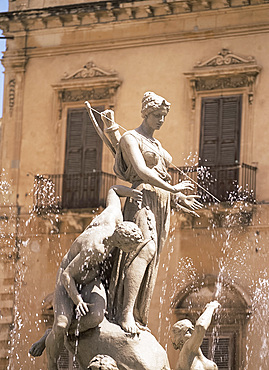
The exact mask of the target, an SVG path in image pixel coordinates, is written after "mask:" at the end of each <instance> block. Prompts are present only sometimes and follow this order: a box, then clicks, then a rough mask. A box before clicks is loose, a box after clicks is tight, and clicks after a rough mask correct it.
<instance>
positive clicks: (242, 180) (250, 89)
mask: <svg viewBox="0 0 269 370" xmlns="http://www.w3.org/2000/svg"><path fill="white" fill-rule="evenodd" d="M260 71H261V68H260V67H259V66H258V65H257V63H256V61H255V59H254V58H253V57H242V56H238V55H236V54H234V53H232V52H231V51H229V50H227V49H223V50H222V51H221V52H219V53H218V54H217V55H216V56H214V57H212V58H209V59H208V60H206V61H204V62H198V63H197V64H196V66H195V67H194V68H193V70H192V71H191V72H189V73H186V74H185V75H186V77H187V79H188V81H189V87H190V91H191V122H192V134H193V148H192V149H193V151H194V152H195V151H197V152H198V155H199V168H200V170H198V171H197V180H198V181H199V182H200V183H201V184H202V185H204V186H205V187H206V188H207V189H208V190H209V191H210V192H211V193H213V194H214V195H215V196H216V197H217V198H218V199H219V200H221V201H226V200H229V196H230V195H231V194H235V195H236V196H238V193H239V192H240V191H241V192H245V193H246V192H248V193H249V198H250V199H252V200H253V198H254V197H255V175H256V167H255V165H253V163H252V139H253V133H252V130H253V122H252V109H253V104H254V103H255V87H256V85H257V77H258V75H259V73H260ZM201 168H202V171H201ZM205 173H207V174H205ZM204 197H205V198H206V199H207V198H208V196H207V195H206V194H204ZM208 200H209V199H208Z"/></svg>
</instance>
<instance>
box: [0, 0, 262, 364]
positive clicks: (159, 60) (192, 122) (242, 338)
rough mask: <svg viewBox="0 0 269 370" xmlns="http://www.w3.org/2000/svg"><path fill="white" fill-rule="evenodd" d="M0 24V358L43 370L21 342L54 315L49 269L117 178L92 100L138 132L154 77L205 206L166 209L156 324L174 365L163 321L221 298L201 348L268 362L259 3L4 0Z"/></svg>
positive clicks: (178, 151) (241, 360)
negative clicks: (0, 100) (0, 106)
mask: <svg viewBox="0 0 269 370" xmlns="http://www.w3.org/2000/svg"><path fill="white" fill-rule="evenodd" d="M0 24H1V28H2V29H3V31H4V35H5V36H6V37H9V39H8V40H7V48H6V51H5V53H4V56H3V58H2V63H3V65H4V67H5V85H4V111H3V120H2V126H1V129H2V130H1V131H2V132H1V152H0V162H1V168H2V173H1V217H0V222H1V245H0V247H1V261H0V266H1V268H0V280H1V284H0V289H1V291H0V294H1V302H0V310H1V312H0V327H1V330H0V332H1V334H0V368H1V369H6V368H8V366H9V368H10V369H41V368H42V369H44V368H45V367H46V358H45V356H42V357H40V358H37V359H33V358H30V357H29V356H28V354H27V353H28V350H29V348H30V345H31V343H33V342H34V341H36V340H37V339H38V338H39V337H40V335H41V334H42V333H43V331H44V330H45V329H46V328H47V327H49V326H50V325H51V320H52V297H53V290H54V283H55V276H56V272H57V268H58V266H59V263H60V261H61V258H62V257H63V255H64V254H65V253H66V251H67V250H68V249H69V247H70V244H71V242H72V241H73V240H74V238H75V237H76V236H77V235H78V234H79V233H80V232H81V231H82V230H83V229H84V228H85V227H86V226H87V225H88V223H89V222H90V221H91V220H92V218H93V217H94V215H95V214H96V213H98V212H99V211H100V210H101V209H102V207H104V204H105V196H106V192H107V190H108V189H109V187H110V186H111V185H112V184H114V183H115V182H116V181H117V179H116V177H115V175H114V173H113V157H112V155H111V153H110V152H109V151H108V149H107V147H106V146H105V145H104V144H103V143H102V141H101V140H100V139H99V137H98V135H97V134H96V132H95V131H94V129H93V127H92V126H91V124H90V122H89V118H88V116H87V113H86V110H85V105H84V102H85V100H89V101H90V102H91V104H92V106H93V107H94V109H95V110H97V111H99V112H100V111H102V110H104V109H107V108H112V109H113V110H114V111H115V118H116V121H117V122H118V123H119V124H121V125H122V126H123V127H124V128H125V129H132V128H134V127H137V125H138V124H139V122H140V121H141V117H140V109H141V107H140V105H141V99H142V96H143V94H144V92H146V91H149V90H150V91H154V92H156V93H157V94H159V95H162V96H164V97H165V98H166V99H167V100H168V101H169V102H171V104H172V105H171V111H170V113H169V115H168V116H167V119H166V123H165V125H164V126H163V128H162V130H161V131H160V132H159V133H158V138H159V139H160V141H161V142H162V144H163V146H164V148H166V149H167V150H168V151H169V152H170V153H171V155H172V156H173V163H174V164H175V165H176V167H177V169H175V168H171V175H172V178H173V181H174V182H176V181H178V180H179V179H185V175H183V173H185V174H187V175H188V176H189V177H191V178H192V179H193V180H194V181H195V183H196V191H197V192H198V193H199V194H200V196H201V201H202V202H203V203H204V208H203V209H202V210H201V211H199V216H200V217H199V218H198V217H194V216H193V215H191V214H186V213H182V212H180V211H178V210H176V209H174V210H173V212H172V225H171V232H170V238H169V241H168V242H167V245H166V247H165V249H164V251H163V252H162V257H161V258H162V259H161V263H160V269H159V276H158V281H157V284H156V288H155V292H154V296H153V299H152V304H151V313H150V321H149V327H150V328H151V330H152V333H153V334H154V335H155V336H156V337H157V338H158V340H160V342H161V344H162V345H163V346H165V348H167V351H168V355H169V359H170V362H171V366H172V368H174V367H175V363H176V359H177V356H178V354H177V352H176V351H175V350H174V349H173V348H172V346H171V344H170V339H169V329H170V327H171V325H172V324H173V323H174V322H175V321H176V320H177V319H179V318H185V317H188V318H190V319H191V320H195V319H196V318H197V317H198V315H199V314H200V313H201V310H202V309H203V307H204V305H205V304H206V303H207V302H208V301H209V300H211V299H218V300H219V301H220V302H221V305H222V307H221V310H220V315H219V317H216V319H215V321H214V323H213V324H214V325H213V326H214V328H215V329H214V330H213V334H212V335H209V336H208V337H207V338H206V339H205V341H204V343H203V351H204V352H205V354H206V355H207V356H208V357H210V356H214V360H215V361H216V362H217V363H218V366H219V368H220V369H230V370H237V369H249V370H256V369H257V368H260V369H266V368H268V366H269V364H268V358H267V357H268V356H267V353H268V346H269V343H268V337H267V332H268V316H267V314H268V313H269V308H268V302H267V301H268V299H267V298H268V296H269V283H268V263H267V257H268V217H269V213H268V212H269V208H268V201H269V190H268V186H267V184H268V176H269V172H268V154H267V137H268V135H267V134H268V130H269V129H268V124H267V116H268V115H267V111H268V110H269V108H268V104H266V100H267V98H268V97H269V92H268V81H269V71H268V68H267V64H268V47H267V45H268V43H269V4H268V2H267V1H258V0H252V1H245V0H212V1H207V0H204V1H202V0H192V1H188V0H187V1H185V0H184V1H183V0H167V1H159V0H157V1H151V0H149V1H147V0H140V1H135V2H133V1H128V0H125V1H86V0H84V1H83V0H79V1H78V0H77V1H75V0H53V1H52V0H13V1H12V0H10V2H9V11H8V12H6V13H1V14H0ZM96 118H97V119H98V120H99V123H100V125H101V121H100V118H99V115H98V114H97V113H96ZM209 193H210V194H213V195H214V197H213V198H212V196H211V195H210V194H209ZM257 364H258V365H257ZM75 366H76V365H75V364H73V363H72V359H69V358H68V356H67V357H66V358H65V357H64V355H63V359H62V362H61V363H60V364H59V368H61V369H71V368H75Z"/></svg>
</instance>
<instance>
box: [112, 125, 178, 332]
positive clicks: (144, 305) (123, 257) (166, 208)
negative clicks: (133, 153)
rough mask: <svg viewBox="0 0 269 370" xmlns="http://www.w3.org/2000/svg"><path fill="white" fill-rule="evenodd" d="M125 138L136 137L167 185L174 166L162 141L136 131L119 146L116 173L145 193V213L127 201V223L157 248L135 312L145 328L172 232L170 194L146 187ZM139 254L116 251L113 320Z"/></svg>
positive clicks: (133, 203)
mask: <svg viewBox="0 0 269 370" xmlns="http://www.w3.org/2000/svg"><path fill="white" fill-rule="evenodd" d="M125 135H132V136H133V137H134V138H135V139H136V140H137V142H138V145H139V148H140V151H141V153H142V155H143V158H144V160H145V162H146V165H147V166H148V167H149V168H151V169H153V170H154V171H156V173H157V174H158V176H159V177H160V178H162V179H163V180H164V181H170V180H171V177H170V175H169V174H168V172H167V169H168V166H169V164H170V163H171V156H170V155H169V153H167V152H166V151H165V150H164V149H163V148H162V146H161V144H160V142H159V141H157V140H154V141H153V142H152V141H149V140H148V139H146V138H145V137H144V136H143V135H141V134H139V133H138V132H137V131H135V130H133V131H128V132H126V133H125V134H124V135H123V137H122V139H121V141H120V143H119V147H118V150H117V154H116V159H115V166H114V170H115V173H116V174H117V176H118V177H119V178H121V179H123V180H125V181H129V182H131V183H132V188H134V189H137V190H140V191H141V192H142V193H143V202H142V208H141V209H139V207H138V205H137V203H135V202H133V201H132V200H130V198H127V199H126V202H125V206H124V220H125V221H133V222H135V223H136V224H137V225H138V226H139V227H140V228H141V230H142V232H143V234H144V238H145V239H149V240H150V239H152V240H154V242H155V245H156V252H155V255H154V258H153V259H152V261H151V262H150V264H149V265H148V267H147V269H146V272H145V275H144V278H143V281H142V284H141V286H140V290H139V293H138V297H137V300H136V304H135V309H134V317H135V320H136V321H139V322H140V323H141V324H143V325H147V321H148V313H149V306H150V301H151V297H152V294H153V289H154V285H155V281H156V277H157V272H158V265H159V256H160V253H161V251H162V248H163V246H164V243H165V241H166V239H167V235H168V232H169V225H170V193H169V192H168V191H165V190H162V189H160V188H157V187H154V186H152V185H150V184H145V183H143V181H142V180H141V179H140V178H139V176H138V175H137V174H136V172H135V170H134V168H133V166H132V164H131V163H130V161H129V159H128V153H126V149H125V147H124V136H125ZM139 252H140V250H139V249H138V250H136V251H135V252H132V253H124V252H122V251H120V250H117V251H116V256H115V261H114V266H113V271H112V277H111V281H110V287H109V294H108V296H109V299H108V300H109V309H108V311H109V318H110V320H114V321H115V320H116V322H117V319H118V318H119V315H120V313H121V312H122V305H123V296H124V278H125V275H126V271H127V270H128V268H129V266H130V265H131V263H132V261H133V260H134V259H135V258H136V256H137V255H138V254H139Z"/></svg>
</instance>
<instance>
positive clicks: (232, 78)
mask: <svg viewBox="0 0 269 370" xmlns="http://www.w3.org/2000/svg"><path fill="white" fill-rule="evenodd" d="M260 72H261V67H260V66H258V64H257V63H256V60H255V58H254V57H253V56H248V57H243V56H239V55H237V54H234V53H232V52H231V51H230V50H228V49H222V50H221V51H220V52H219V53H218V54H217V55H215V56H213V57H211V58H209V59H207V60H206V61H204V62H198V63H197V64H196V65H195V66H194V68H193V71H192V72H188V73H185V76H186V77H187V79H188V80H189V85H190V89H191V99H192V110H194V109H195V103H196V98H197V93H198V92H203V91H204V92H206V91H214V90H228V89H229V90H230V89H238V88H245V89H246V90H247V94H248V101H249V104H252V102H253V96H254V85H255V81H256V78H257V76H258V74H259V73H260Z"/></svg>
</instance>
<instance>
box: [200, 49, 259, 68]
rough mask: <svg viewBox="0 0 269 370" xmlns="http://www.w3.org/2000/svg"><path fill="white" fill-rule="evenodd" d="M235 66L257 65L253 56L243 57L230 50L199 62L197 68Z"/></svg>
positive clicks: (224, 50)
mask: <svg viewBox="0 0 269 370" xmlns="http://www.w3.org/2000/svg"><path fill="white" fill-rule="evenodd" d="M233 64H244V65H245V64H255V58H254V57H253V56H248V57H242V56H239V55H236V54H234V53H232V52H231V51H230V50H228V49H222V50H221V51H220V52H219V53H218V54H217V55H215V56H213V57H211V58H209V59H208V60H206V61H205V62H197V64H196V66H195V68H203V67H219V66H228V65H229V66H230V65H233Z"/></svg>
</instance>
